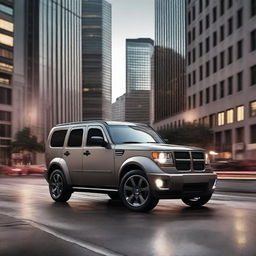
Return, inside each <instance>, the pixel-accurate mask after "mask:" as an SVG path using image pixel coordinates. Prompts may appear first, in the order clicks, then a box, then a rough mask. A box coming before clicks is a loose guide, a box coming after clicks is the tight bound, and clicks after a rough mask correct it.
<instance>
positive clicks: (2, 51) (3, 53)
mask: <svg viewBox="0 0 256 256" xmlns="http://www.w3.org/2000/svg"><path fill="white" fill-rule="evenodd" d="M0 57H4V58H6V59H13V52H12V51H9V50H6V49H2V48H0Z"/></svg>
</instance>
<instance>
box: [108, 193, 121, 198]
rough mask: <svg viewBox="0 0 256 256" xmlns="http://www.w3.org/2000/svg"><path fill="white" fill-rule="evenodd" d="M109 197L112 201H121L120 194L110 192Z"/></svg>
mask: <svg viewBox="0 0 256 256" xmlns="http://www.w3.org/2000/svg"><path fill="white" fill-rule="evenodd" d="M108 196H109V197H110V199H112V200H120V196H119V193H118V192H110V193H108Z"/></svg>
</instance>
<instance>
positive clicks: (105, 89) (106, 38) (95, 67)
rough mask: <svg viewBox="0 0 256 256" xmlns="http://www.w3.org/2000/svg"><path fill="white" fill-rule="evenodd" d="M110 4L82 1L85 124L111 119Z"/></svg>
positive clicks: (101, 0)
mask: <svg viewBox="0 0 256 256" xmlns="http://www.w3.org/2000/svg"><path fill="white" fill-rule="evenodd" d="M111 47H112V44H111V4H110V3H109V2H108V1H106V0H82V59H83V60H82V61H83V65H82V66H83V72H82V76H83V120H92V119H103V120H110V119H111V112H112V111H111V100H112V82H111V81H112V68H111V65H112V64H111V59H112V51H111Z"/></svg>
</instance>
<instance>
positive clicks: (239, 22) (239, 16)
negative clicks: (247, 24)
mask: <svg viewBox="0 0 256 256" xmlns="http://www.w3.org/2000/svg"><path fill="white" fill-rule="evenodd" d="M242 26H243V8H241V9H239V10H238V11H237V23H236V27H237V28H240V27H242Z"/></svg>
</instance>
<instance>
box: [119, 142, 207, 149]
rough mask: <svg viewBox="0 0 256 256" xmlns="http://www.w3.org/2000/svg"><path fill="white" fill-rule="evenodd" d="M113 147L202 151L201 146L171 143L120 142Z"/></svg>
mask: <svg viewBox="0 0 256 256" xmlns="http://www.w3.org/2000/svg"><path fill="white" fill-rule="evenodd" d="M115 149H124V150H144V151H147V150H149V151H190V150H199V151H204V149H202V148H197V147H192V146H183V145H172V144H158V143H138V144H137V143H131V144H120V145H116V146H115Z"/></svg>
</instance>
